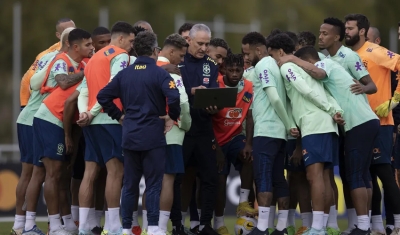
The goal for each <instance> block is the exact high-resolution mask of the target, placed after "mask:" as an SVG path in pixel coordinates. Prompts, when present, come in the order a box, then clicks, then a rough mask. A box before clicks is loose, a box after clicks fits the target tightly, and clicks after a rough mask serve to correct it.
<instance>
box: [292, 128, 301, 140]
mask: <svg viewBox="0 0 400 235" xmlns="http://www.w3.org/2000/svg"><path fill="white" fill-rule="evenodd" d="M299 134H300V132H299V130H298V129H297V128H290V135H291V136H293V137H294V138H297V137H298V136H299Z"/></svg>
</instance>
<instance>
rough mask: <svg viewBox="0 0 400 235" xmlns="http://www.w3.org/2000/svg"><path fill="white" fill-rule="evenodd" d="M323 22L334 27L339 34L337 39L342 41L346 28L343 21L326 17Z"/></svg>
mask: <svg viewBox="0 0 400 235" xmlns="http://www.w3.org/2000/svg"><path fill="white" fill-rule="evenodd" d="M324 24H329V25H332V26H334V27H335V29H336V30H337V34H338V35H339V41H340V42H341V41H343V39H344V35H345V33H346V28H345V27H344V23H343V21H341V20H339V19H338V18H334V17H328V18H326V19H324Z"/></svg>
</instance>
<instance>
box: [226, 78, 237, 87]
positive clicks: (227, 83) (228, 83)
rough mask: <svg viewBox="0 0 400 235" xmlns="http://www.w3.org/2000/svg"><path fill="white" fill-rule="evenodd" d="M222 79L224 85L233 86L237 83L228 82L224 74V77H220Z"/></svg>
mask: <svg viewBox="0 0 400 235" xmlns="http://www.w3.org/2000/svg"><path fill="white" fill-rule="evenodd" d="M222 80H223V81H224V84H225V85H226V86H229V87H235V86H237V84H238V83H236V84H233V83H231V82H229V80H228V79H227V78H226V76H224V77H223V78H222Z"/></svg>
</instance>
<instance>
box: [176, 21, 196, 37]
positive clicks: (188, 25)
mask: <svg viewBox="0 0 400 235" xmlns="http://www.w3.org/2000/svg"><path fill="white" fill-rule="evenodd" d="M193 25H194V24H192V23H184V24H183V25H182V26H181V27H179V29H178V33H179V34H180V35H182V33H183V32H186V31H190V30H191V29H192V27H193Z"/></svg>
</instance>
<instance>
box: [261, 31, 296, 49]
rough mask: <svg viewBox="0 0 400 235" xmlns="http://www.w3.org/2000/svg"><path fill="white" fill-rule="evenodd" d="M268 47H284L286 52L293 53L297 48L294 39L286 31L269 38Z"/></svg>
mask: <svg viewBox="0 0 400 235" xmlns="http://www.w3.org/2000/svg"><path fill="white" fill-rule="evenodd" d="M267 47H268V48H271V49H277V50H279V49H282V50H283V51H284V52H285V53H286V54H292V53H293V51H294V49H295V45H294V42H293V40H292V39H291V38H290V37H289V36H288V35H287V34H286V33H280V34H277V35H275V36H272V37H271V38H269V39H268V42H267Z"/></svg>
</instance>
